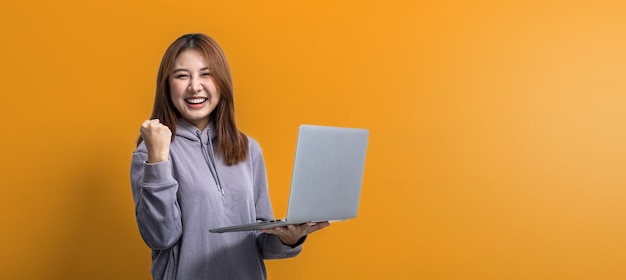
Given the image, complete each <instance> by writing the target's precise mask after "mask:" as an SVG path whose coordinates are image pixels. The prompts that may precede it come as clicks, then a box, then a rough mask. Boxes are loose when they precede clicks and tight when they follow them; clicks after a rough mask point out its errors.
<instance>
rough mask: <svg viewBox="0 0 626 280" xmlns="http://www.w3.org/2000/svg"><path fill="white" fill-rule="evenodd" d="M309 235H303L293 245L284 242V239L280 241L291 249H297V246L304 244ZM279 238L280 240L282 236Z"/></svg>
mask: <svg viewBox="0 0 626 280" xmlns="http://www.w3.org/2000/svg"><path fill="white" fill-rule="evenodd" d="M307 236H308V235H305V236H302V238H300V240H298V242H296V244H293V245H287V244H285V243H283V242H282V241H280V243H283V245H285V246H289V247H291V249H295V248H296V247H298V246H300V245H302V243H304V241H305V240H306V237H307ZM278 240H280V238H279V239H278Z"/></svg>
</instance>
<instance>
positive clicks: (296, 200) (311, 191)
mask: <svg viewBox="0 0 626 280" xmlns="http://www.w3.org/2000/svg"><path fill="white" fill-rule="evenodd" d="M368 136H369V131H368V130H367V129H361V128H345V127H332V126H319V125H301V126H300V128H299V130H298V142H297V144H296V155H295V160H294V166H293V174H292V178H291V190H290V192H289V203H288V206H287V217H286V218H285V219H281V220H272V221H259V222H256V223H251V224H244V225H233V226H228V227H221V228H213V229H209V231H210V232H215V233H223V232H233V231H250V230H261V229H266V228H273V227H277V226H286V225H289V224H302V223H306V222H323V221H329V222H332V221H342V220H348V219H352V218H355V217H356V215H357V211H358V208H359V200H360V196H361V183H362V181H363V170H364V167H365V152H366V150H367V141H368Z"/></svg>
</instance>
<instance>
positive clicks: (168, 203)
mask: <svg viewBox="0 0 626 280" xmlns="http://www.w3.org/2000/svg"><path fill="white" fill-rule="evenodd" d="M147 159H148V153H147V152H146V150H145V147H144V146H143V143H142V144H141V145H140V146H139V147H138V148H137V150H136V151H135V152H134V153H133V159H132V164H131V169H130V176H131V186H132V192H133V198H134V201H135V216H136V219H137V225H138V226H139V232H140V233H141V236H142V238H143V240H144V241H145V242H146V244H147V245H148V246H149V247H150V248H151V249H153V250H165V249H168V248H170V247H172V246H173V245H174V244H176V242H177V241H178V240H179V239H180V237H181V235H182V220H181V214H180V207H179V205H178V200H177V198H176V193H177V191H178V182H177V181H176V180H175V179H174V177H173V176H172V165H171V163H170V162H169V161H166V162H160V163H154V164H149V163H147V162H146V160H147Z"/></svg>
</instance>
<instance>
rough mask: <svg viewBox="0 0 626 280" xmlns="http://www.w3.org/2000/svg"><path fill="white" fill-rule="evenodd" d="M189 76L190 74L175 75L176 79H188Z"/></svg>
mask: <svg viewBox="0 0 626 280" xmlns="http://www.w3.org/2000/svg"><path fill="white" fill-rule="evenodd" d="M187 77H189V76H187V75H176V76H174V78H176V79H186V78H187Z"/></svg>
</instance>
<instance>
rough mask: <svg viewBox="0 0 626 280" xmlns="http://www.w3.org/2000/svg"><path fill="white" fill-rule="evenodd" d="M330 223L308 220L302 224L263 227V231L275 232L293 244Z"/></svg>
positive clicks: (283, 239)
mask: <svg viewBox="0 0 626 280" xmlns="http://www.w3.org/2000/svg"><path fill="white" fill-rule="evenodd" d="M329 225H330V223H328V222H318V223H312V222H308V223H304V224H300V225H287V226H285V227H275V228H268V229H263V230H261V232H263V233H269V234H274V235H276V236H278V238H280V241H281V242H283V244H285V245H290V246H293V245H295V244H296V243H298V241H299V240H300V239H301V238H302V237H304V236H305V235H308V234H310V233H313V232H314V231H317V230H320V229H323V228H325V227H327V226H329Z"/></svg>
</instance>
